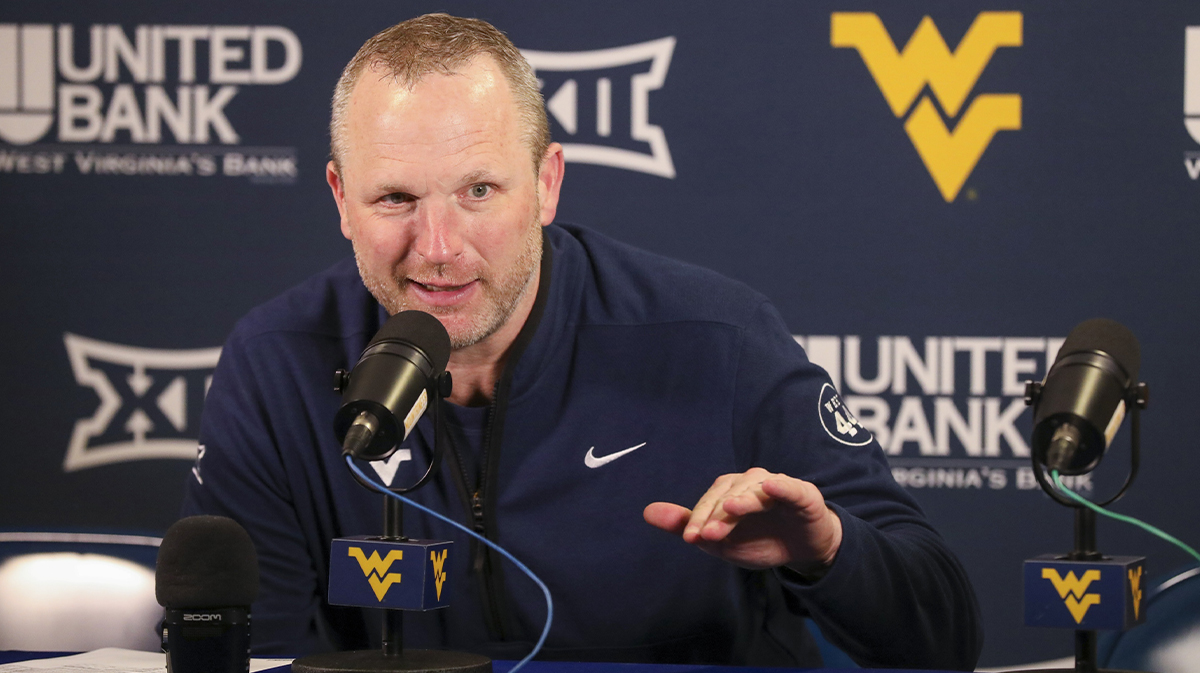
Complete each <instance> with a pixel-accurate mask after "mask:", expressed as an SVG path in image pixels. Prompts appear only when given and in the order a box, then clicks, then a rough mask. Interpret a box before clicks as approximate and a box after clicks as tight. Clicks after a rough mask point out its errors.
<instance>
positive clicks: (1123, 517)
mask: <svg viewBox="0 0 1200 673" xmlns="http://www.w3.org/2000/svg"><path fill="white" fill-rule="evenodd" d="M1050 479H1051V480H1053V481H1054V487H1055V488H1057V489H1058V490H1059V491H1062V492H1063V493H1064V494H1065V495H1066V496H1067V497H1068V498H1071V499H1072V500H1074V501H1075V502H1078V503H1080V504H1082V505H1083V506H1084V507H1087V508H1088V509H1091V510H1095V511H1096V513H1098V514H1103V515H1104V516H1107V517H1110V518H1113V519H1116V520H1117V521H1121V522H1124V523H1128V524H1133V525H1134V526H1137V527H1138V528H1141V529H1142V530H1144V531H1146V532H1148V533H1151V534H1153V535H1157V536H1158V537H1160V538H1162V539H1164V540H1166V541H1167V542H1170V543H1171V544H1173V545H1175V546H1177V547H1179V548H1180V549H1182V550H1184V551H1185V552H1187V553H1189V554H1191V555H1192V557H1193V558H1195V559H1196V560H1197V561H1200V554H1198V553H1196V550H1195V549H1192V548H1191V547H1189V546H1188V545H1187V544H1185V543H1183V542H1182V541H1180V540H1178V539H1177V538H1175V537H1173V536H1171V535H1169V534H1167V533H1166V532H1164V531H1162V530H1160V529H1158V528H1155V527H1154V526H1151V525H1150V524H1148V523H1146V522H1144V521H1139V520H1138V519H1135V518H1133V517H1131V516H1126V515H1124V514H1117V513H1116V512H1110V511H1108V510H1106V509H1104V508H1103V507H1101V506H1099V505H1097V504H1096V503H1094V502H1092V501H1091V500H1088V499H1087V498H1085V497H1083V496H1082V495H1079V494H1078V493H1076V492H1075V491H1072V490H1071V489H1069V488H1067V487H1066V486H1063V483H1062V481H1061V480H1060V479H1059V478H1058V470H1050Z"/></svg>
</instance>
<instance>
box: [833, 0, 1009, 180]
mask: <svg viewBox="0 0 1200 673" xmlns="http://www.w3.org/2000/svg"><path fill="white" fill-rule="evenodd" d="M1022 29H1023V24H1022V15H1021V13H1020V12H982V13H980V14H979V15H978V16H977V17H975V20H974V22H972V24H971V27H970V28H969V29H967V32H966V34H965V35H964V36H963V38H962V40H961V41H960V42H959V44H958V47H957V48H956V49H955V50H954V51H953V52H951V51H950V49H949V47H948V46H947V45H946V41H945V40H944V39H943V38H942V34H941V32H940V31H939V30H938V27H937V25H936V24H934V22H933V19H931V18H930V17H928V16H926V17H924V18H923V19H921V23H920V24H919V25H918V26H917V29H916V31H915V32H914V33H913V34H912V37H910V38H909V40H908V43H907V44H906V45H905V46H904V49H903V51H900V50H898V49H896V44H895V43H894V42H893V41H892V38H891V36H890V35H889V34H888V31H887V29H886V28H885V27H884V25H883V22H882V21H881V20H880V19H879V16H877V15H876V14H874V13H869V12H835V13H834V14H833V15H832V19H831V38H830V41H831V44H832V45H833V46H834V47H845V48H853V49H856V50H858V53H859V55H860V56H861V57H862V60H863V62H864V63H865V64H866V66H867V70H868V71H870V73H871V76H872V77H873V78H874V79H875V83H876V84H878V85H879V89H880V91H881V92H883V97H884V98H885V99H886V100H887V104H888V106H889V107H890V108H891V110H892V113H893V114H894V115H895V116H896V118H897V119H903V120H904V130H905V131H906V132H907V133H908V137H909V139H910V140H911V141H912V144H913V146H914V147H915V148H916V150H917V154H919V155H920V157H921V160H922V161H923V162H924V163H925V168H926V169H928V171H929V175H930V176H931V177H932V178H933V181H934V183H935V184H936V185H937V188H938V191H940V192H941V194H942V198H944V199H945V200H946V202H947V203H949V202H951V201H954V199H955V198H956V197H957V196H958V193H959V191H960V190H961V189H962V187H963V184H964V183H966V181H967V178H968V177H969V176H970V175H971V172H972V171H973V170H975V166H976V164H978V163H979V159H980V157H982V156H983V152H984V150H985V149H987V147H988V145H989V144H990V143H991V141H992V138H993V137H994V136H995V134H996V133H997V132H998V131H1017V130H1020V128H1021V96H1020V95H1018V94H1012V93H988V94H978V95H976V96H975V97H974V98H973V99H972V100H971V102H970V104H969V105H966V107H965V110H964V104H966V103H967V99H968V98H969V97H970V94H971V91H972V89H974V88H975V83H976V82H977V81H978V80H979V76H980V75H981V74H982V73H983V70H984V69H985V68H986V67H987V65H988V63H989V62H990V61H991V59H992V56H993V55H994V54H995V52H996V50H997V49H998V48H1000V47H1020V46H1021V43H1022ZM914 103H915V104H914ZM954 120H957V121H954ZM949 122H953V129H951V128H950V126H951V124H950V123H949Z"/></svg>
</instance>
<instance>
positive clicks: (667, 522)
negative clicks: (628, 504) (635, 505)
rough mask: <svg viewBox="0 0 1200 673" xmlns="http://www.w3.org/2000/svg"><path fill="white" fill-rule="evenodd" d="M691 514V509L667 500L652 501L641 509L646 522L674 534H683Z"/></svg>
mask: <svg viewBox="0 0 1200 673" xmlns="http://www.w3.org/2000/svg"><path fill="white" fill-rule="evenodd" d="M691 516H692V510H690V509H688V508H686V507H680V506H679V505H675V504H672V503H669V502H652V503H650V504H649V505H646V509H644V510H642V518H644V519H645V520H646V523H648V524H650V525H651V526H654V527H655V528H661V529H662V530H665V531H667V532H668V533H673V534H675V535H682V534H683V529H684V527H685V526H687V522H688V519H689V518H690V517H691Z"/></svg>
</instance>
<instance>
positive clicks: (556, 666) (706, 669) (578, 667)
mask: <svg viewBox="0 0 1200 673" xmlns="http://www.w3.org/2000/svg"><path fill="white" fill-rule="evenodd" d="M68 654H75V653H73V652H20V651H11V650H10V651H0V664H7V663H12V662H15V661H28V660H31V659H44V658H48V657H61V656H66V655H68ZM516 663H517V662H515V661H500V660H497V661H494V662H492V668H493V670H494V673H508V671H509V670H510V669H511V668H512V667H513V666H514V665H516ZM817 670H820V671H830V672H836V671H843V672H846V673H850V672H857V673H864V672H869V671H872V670H876V669H861V668H858V669H849V668H821V669H814V668H755V667H746V666H710V665H701V664H612V663H603V662H584V661H531V662H529V664H527V665H526V666H525V668H524V669H523V671H528V672H529V673H788V672H789V671H817ZM272 671H281V672H283V671H290V667H281V668H278V669H272ZM906 671H907V672H908V673H936V672H934V671H928V670H926V669H887V673H905V672H906Z"/></svg>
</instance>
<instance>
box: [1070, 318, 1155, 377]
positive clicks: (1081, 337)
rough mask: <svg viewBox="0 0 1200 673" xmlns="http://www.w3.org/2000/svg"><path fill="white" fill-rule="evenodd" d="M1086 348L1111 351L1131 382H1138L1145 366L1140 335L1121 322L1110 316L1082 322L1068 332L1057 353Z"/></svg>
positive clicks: (1085, 350)
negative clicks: (1138, 337)
mask: <svg viewBox="0 0 1200 673" xmlns="http://www.w3.org/2000/svg"><path fill="white" fill-rule="evenodd" d="M1087 351H1100V352H1102V353H1108V355H1109V356H1110V357H1111V358H1112V359H1114V360H1116V361H1117V364H1119V365H1121V368H1122V369H1124V370H1125V373H1127V374H1129V382H1130V383H1137V380H1138V370H1139V369H1140V368H1141V365H1142V356H1141V348H1140V347H1139V346H1138V340H1137V337H1135V336H1133V332H1130V331H1129V329H1128V328H1127V327H1125V326H1124V325H1122V324H1121V323H1119V322H1116V321H1115V320H1109V319H1107V318H1093V319H1091V320H1085V321H1083V322H1081V323H1079V324H1078V325H1076V326H1075V329H1073V330H1071V333H1070V334H1068V335H1067V340H1066V341H1065V342H1063V345H1062V348H1061V349H1059V351H1058V353H1059V355H1058V356H1059V357H1063V356H1065V355H1070V354H1072V353H1080V352H1087Z"/></svg>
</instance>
